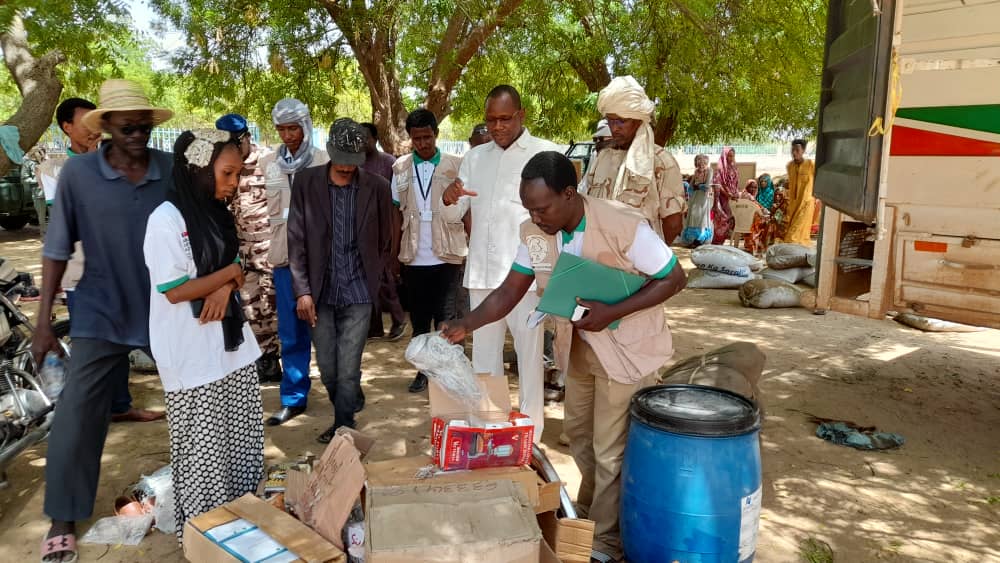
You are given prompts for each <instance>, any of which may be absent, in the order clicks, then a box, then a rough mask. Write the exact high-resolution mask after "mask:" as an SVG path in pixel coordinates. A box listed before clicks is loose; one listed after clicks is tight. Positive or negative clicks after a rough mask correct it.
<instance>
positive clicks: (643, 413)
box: [620, 385, 761, 563]
mask: <svg viewBox="0 0 1000 563" xmlns="http://www.w3.org/2000/svg"><path fill="white" fill-rule="evenodd" d="M631 415H632V418H631V427H630V428H629V434H628V442H627V445H626V447H625V462H624V466H623V467H622V490H621V518H620V522H621V537H622V545H623V547H624V550H625V558H626V560H628V561H629V562H630V563H653V562H658V561H664V562H666V563H673V562H678V563H734V562H739V563H745V562H750V561H753V557H754V554H755V553H756V549H757V525H758V523H759V520H760V501H761V488H760V484H761V473H760V445H759V441H758V433H759V431H760V410H759V409H758V407H757V405H756V404H754V402H753V401H750V400H749V399H746V398H744V397H742V396H740V395H737V394H735V393H731V392H729V391H726V390H723V389H716V388H714V387H705V386H701V385H658V386H655V387H648V388H646V389H643V390H641V391H639V392H638V393H636V394H635V396H634V397H632V405H631Z"/></svg>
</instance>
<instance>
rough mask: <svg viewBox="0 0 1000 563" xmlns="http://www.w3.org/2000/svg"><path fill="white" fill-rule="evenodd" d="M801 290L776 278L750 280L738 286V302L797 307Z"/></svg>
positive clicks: (747, 304)
mask: <svg viewBox="0 0 1000 563" xmlns="http://www.w3.org/2000/svg"><path fill="white" fill-rule="evenodd" d="M801 301H802V290H800V289H799V288H797V287H795V286H794V285H792V284H790V283H785V282H783V281H778V280H767V279H764V280H750V281H748V282H747V283H745V284H743V285H742V286H740V303H742V304H743V306H744V307H754V308H757V309H777V308H781V307H799V306H800V304H801Z"/></svg>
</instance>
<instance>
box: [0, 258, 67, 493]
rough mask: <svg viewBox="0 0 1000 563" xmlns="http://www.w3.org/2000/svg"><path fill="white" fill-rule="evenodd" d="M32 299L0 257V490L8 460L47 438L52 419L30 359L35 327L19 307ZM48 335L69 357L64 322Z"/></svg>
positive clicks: (23, 276)
mask: <svg viewBox="0 0 1000 563" xmlns="http://www.w3.org/2000/svg"><path fill="white" fill-rule="evenodd" d="M37 294H38V289H37V288H36V287H35V286H34V283H33V281H32V278H31V274H29V273H27V272H18V271H17V270H16V269H15V268H14V266H13V264H11V263H10V262H9V261H6V260H4V259H2V258H0V313H2V314H0V488H5V487H6V486H7V472H6V469H7V467H8V465H9V464H10V463H11V461H13V459H14V458H15V457H17V456H18V454H20V453H21V452H23V451H24V450H26V449H28V448H30V447H32V446H34V445H35V444H37V443H39V442H41V441H42V440H44V439H45V438H46V437H48V435H49V428H50V427H51V426H52V418H53V416H54V412H53V409H54V407H55V404H54V403H53V402H52V401H51V400H49V398H48V397H47V396H46V395H45V393H44V392H43V391H42V387H41V384H40V382H39V379H38V366H37V365H35V360H34V358H33V357H32V355H31V338H32V336H33V334H34V330H35V328H34V325H33V324H32V323H31V320H30V319H28V317H27V316H26V315H25V314H24V313H23V312H22V311H21V308H20V306H19V305H18V303H19V302H20V300H21V297H22V296H31V295H37ZM52 330H53V332H54V333H55V336H56V338H58V339H59V340H60V344H61V346H62V349H63V354H64V357H65V358H69V351H70V349H69V320H58V321H55V322H53V323H52Z"/></svg>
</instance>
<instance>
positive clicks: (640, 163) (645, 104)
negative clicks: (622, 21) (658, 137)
mask: <svg viewBox="0 0 1000 563" xmlns="http://www.w3.org/2000/svg"><path fill="white" fill-rule="evenodd" d="M655 110H656V106H655V104H653V101H652V100H650V99H649V96H647V95H646V91H645V90H643V88H642V86H640V85H639V83H638V82H636V81H635V78H632V77H631V76H619V77H617V78H615V79H614V80H612V81H611V83H610V84H608V85H607V86H605V87H604V89H603V90H601V93H600V94H599V95H598V97H597V111H599V112H600V113H601V115H603V116H605V117H607V116H608V115H610V114H614V115H617V116H618V117H621V118H624V119H638V120H640V121H642V125H640V126H639V129H637V130H636V132H635V138H634V139H632V144H631V145H630V146H629V148H628V152H627V153H626V154H625V162H624V163H623V164H622V167H621V169H620V170H619V171H618V177H617V178H616V179H615V184H614V186H613V188H612V191H611V197H612V198H617V197H618V195H619V194H621V193H622V190H624V189H625V177H626V174H625V173H626V171H628V172H630V173H632V174H635V175H636V176H640V177H642V178H646V179H648V180H649V181H651V182H652V181H653V179H654V168H655V162H654V156H653V155H654V150H655V147H656V144H655V143H654V141H653V128H652V127H651V126H650V125H649V122H650V120H651V119H652V118H653V111H655Z"/></svg>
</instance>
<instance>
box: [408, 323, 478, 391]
mask: <svg viewBox="0 0 1000 563" xmlns="http://www.w3.org/2000/svg"><path fill="white" fill-rule="evenodd" d="M406 360H407V361H408V362H410V363H411V364H413V366H414V367H416V368H417V369H418V370H419V371H420V372H421V373H423V374H425V375H427V376H428V377H431V378H434V380H435V381H437V382H438V384H440V385H441V387H442V388H443V389H444V390H445V392H447V393H448V394H449V395H451V396H452V398H454V399H455V400H457V401H460V402H462V403H465V404H467V405H469V406H470V407H475V406H476V405H478V404H479V400H480V399H481V397H482V396H481V394H480V392H479V385H478V384H477V382H476V376H475V374H474V373H473V371H472V362H471V361H469V358H468V357H467V356H466V355H465V349H464V348H463V347H462V346H461V345H459V344H452V343H450V342H448V341H447V340H445V339H444V338H443V337H442V336H441V333H439V332H432V333H427V334H421V335H418V336H414V337H413V340H410V345H409V346H407V347H406Z"/></svg>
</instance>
